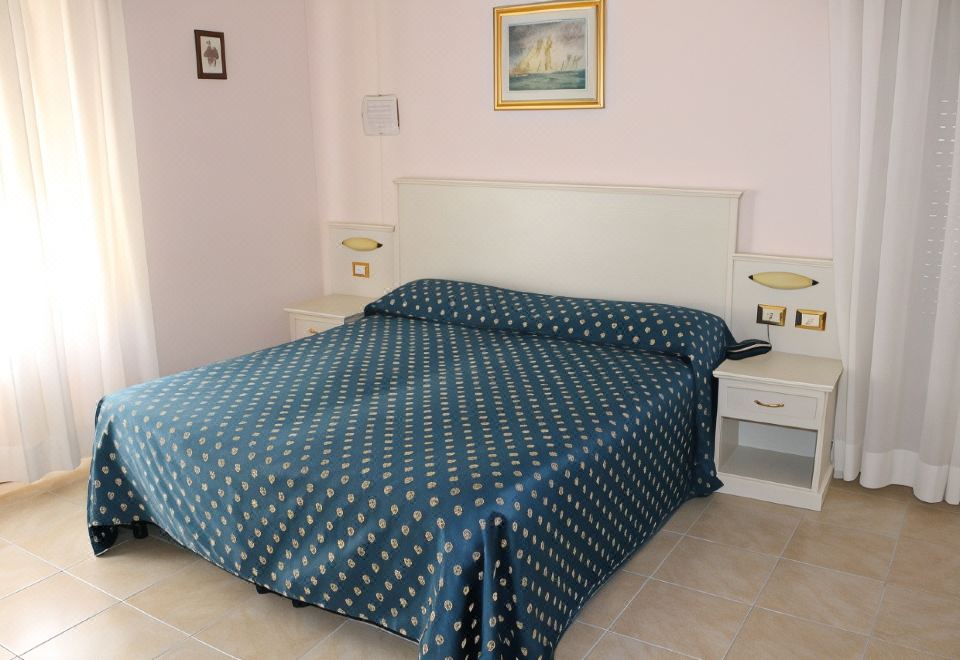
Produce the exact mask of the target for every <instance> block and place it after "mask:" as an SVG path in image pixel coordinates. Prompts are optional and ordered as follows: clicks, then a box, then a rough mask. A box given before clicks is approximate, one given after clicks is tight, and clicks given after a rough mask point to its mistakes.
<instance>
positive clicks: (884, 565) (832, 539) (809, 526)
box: [783, 520, 896, 580]
mask: <svg viewBox="0 0 960 660" xmlns="http://www.w3.org/2000/svg"><path fill="white" fill-rule="evenodd" d="M895 546H896V539H893V538H891V537H889V536H883V535H881V534H873V533H871V532H865V531H862V530H859V529H850V528H847V527H837V526H835V525H822V524H820V523H815V522H810V521H809V520H805V521H803V523H801V525H800V528H799V529H797V533H796V534H794V536H793V539H791V541H790V544H789V545H788V546H787V549H786V550H784V552H783V556H784V557H787V558H788V559H796V560H797V561H802V562H806V563H808V564H816V565H818V566H825V567H827V568H833V569H836V570H838V571H845V572H847V573H856V574H857V575H863V576H865V577H871V578H876V579H880V580H882V579H884V578H885V577H886V575H887V570H888V569H889V567H890V560H891V559H892V558H893V550H894V547H895Z"/></svg>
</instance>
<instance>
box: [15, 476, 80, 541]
mask: <svg viewBox="0 0 960 660" xmlns="http://www.w3.org/2000/svg"><path fill="white" fill-rule="evenodd" d="M34 488H35V487H33V486H32V487H31V492H33V495H32V496H31V497H30V498H29V499H27V500H19V499H15V500H13V501H4V502H0V536H2V537H3V538H5V539H9V540H11V541H15V542H19V541H20V540H21V539H23V538H26V537H29V536H34V535H36V534H38V533H42V534H48V535H49V534H50V533H51V532H52V531H53V530H55V529H58V528H59V527H60V526H62V525H63V524H64V523H66V522H67V521H69V520H71V519H72V518H74V517H75V515H76V513H77V512H78V511H82V507H81V506H80V505H75V504H71V503H70V502H67V501H65V500H64V499H63V498H62V497H57V496H55V495H52V494H50V493H47V492H34V491H33V489H34ZM24 502H26V503H27V505H26V506H24Z"/></svg>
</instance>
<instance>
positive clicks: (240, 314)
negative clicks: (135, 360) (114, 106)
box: [123, 0, 322, 373]
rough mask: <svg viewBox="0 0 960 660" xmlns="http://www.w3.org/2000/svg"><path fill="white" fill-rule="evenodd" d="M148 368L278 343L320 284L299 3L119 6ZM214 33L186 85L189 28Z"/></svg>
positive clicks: (143, 2)
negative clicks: (207, 67)
mask: <svg viewBox="0 0 960 660" xmlns="http://www.w3.org/2000/svg"><path fill="white" fill-rule="evenodd" d="M123 5H124V6H123V8H124V13H125V21H126V29H127V40H128V48H129V56H130V77H131V81H132V87H133V106H134V120H135V124H136V133H137V150H138V156H139V163H140V187H141V191H142V200H143V219H144V230H145V235H146V243H147V246H146V247H147V261H148V266H149V270H150V293H151V296H152V298H153V306H154V319H155V323H156V327H157V342H158V352H159V357H160V370H161V372H162V373H171V372H174V371H179V370H182V369H186V368H189V367H193V366H197V365H200V364H205V363H207V362H210V361H213V360H217V359H221V358H227V357H230V356H234V355H239V354H241V353H245V352H248V351H251V350H254V349H258V348H263V347H265V346H270V345H273V344H277V343H280V342H282V341H286V340H287V339H288V326H287V317H286V315H285V314H284V313H283V307H284V305H286V304H290V303H293V302H297V301H298V300H302V299H305V298H310V297H312V296H315V295H316V294H317V293H318V292H319V291H320V290H321V288H322V281H321V266H320V231H319V224H318V221H317V191H316V178H315V171H316V170H315V166H314V152H313V146H312V142H311V137H312V135H313V128H312V118H311V111H310V95H309V76H308V72H307V46H306V44H307V36H306V28H305V24H304V2H303V0H271V1H270V2H261V1H259V0H202V1H194V0H165V1H164V2H156V1H153V0H126V1H125V2H124V3H123ZM196 28H199V29H208V30H217V31H222V32H224V33H225V40H226V43H225V51H226V60H227V73H228V75H229V79H228V80H198V79H197V77H196V65H195V59H194V57H195V56H194V48H193V30H194V29H196Z"/></svg>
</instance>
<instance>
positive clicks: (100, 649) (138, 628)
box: [25, 603, 187, 660]
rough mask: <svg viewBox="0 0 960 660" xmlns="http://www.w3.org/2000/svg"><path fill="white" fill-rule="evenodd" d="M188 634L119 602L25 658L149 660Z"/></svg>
mask: <svg viewBox="0 0 960 660" xmlns="http://www.w3.org/2000/svg"><path fill="white" fill-rule="evenodd" d="M186 639H187V636H186V635H184V634H183V633H182V632H180V631H178V630H174V629H173V628H171V627H170V626H168V625H166V624H164V623H161V622H159V621H157V620H156V619H151V618H150V617H148V616H146V615H145V614H143V613H141V612H138V611H137V610H135V609H133V608H132V607H127V606H126V605H124V604H122V603H120V604H118V605H114V606H113V607H111V608H110V609H108V610H105V611H103V612H101V613H100V614H98V615H96V616H95V617H93V618H92V619H88V620H86V621H84V622H83V623H81V624H80V625H78V626H76V627H75V628H71V629H70V630H68V631H66V632H65V633H63V634H62V635H59V636H57V637H54V638H53V639H51V640H50V641H49V642H47V643H46V644H43V645H41V646H39V647H37V648H36V649H34V650H33V651H31V652H30V653H28V654H27V655H26V656H25V660H46V659H49V660H60V659H62V658H71V660H87V659H89V660H101V659H102V658H118V659H119V658H123V660H138V659H140V658H142V659H143V660H149V659H150V658H155V657H157V656H158V655H160V654H161V653H163V652H164V651H165V650H167V649H169V648H170V647H172V646H173V645H174V644H177V643H179V642H181V641H184V640H186Z"/></svg>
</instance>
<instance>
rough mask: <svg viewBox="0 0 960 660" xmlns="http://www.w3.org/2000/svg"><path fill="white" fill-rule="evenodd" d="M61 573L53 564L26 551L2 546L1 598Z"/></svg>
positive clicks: (15, 547)
mask: <svg viewBox="0 0 960 660" xmlns="http://www.w3.org/2000/svg"><path fill="white" fill-rule="evenodd" d="M59 571H60V569H58V568H57V567H56V566H54V565H53V564H48V563H47V562H45V561H43V560H42V559H38V558H37V557H35V556H33V555H31V554H30V553H29V552H27V551H26V550H22V549H21V548H18V547H17V546H15V545H10V544H4V545H2V546H0V598H3V597H4V596H8V595H10V594H12V593H13V592H14V591H19V590H20V589H23V588H24V587H29V586H30V585H31V584H33V583H34V582H39V581H40V580H42V579H44V578H47V577H50V576H51V575H53V574H54V573H58V572H59Z"/></svg>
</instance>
